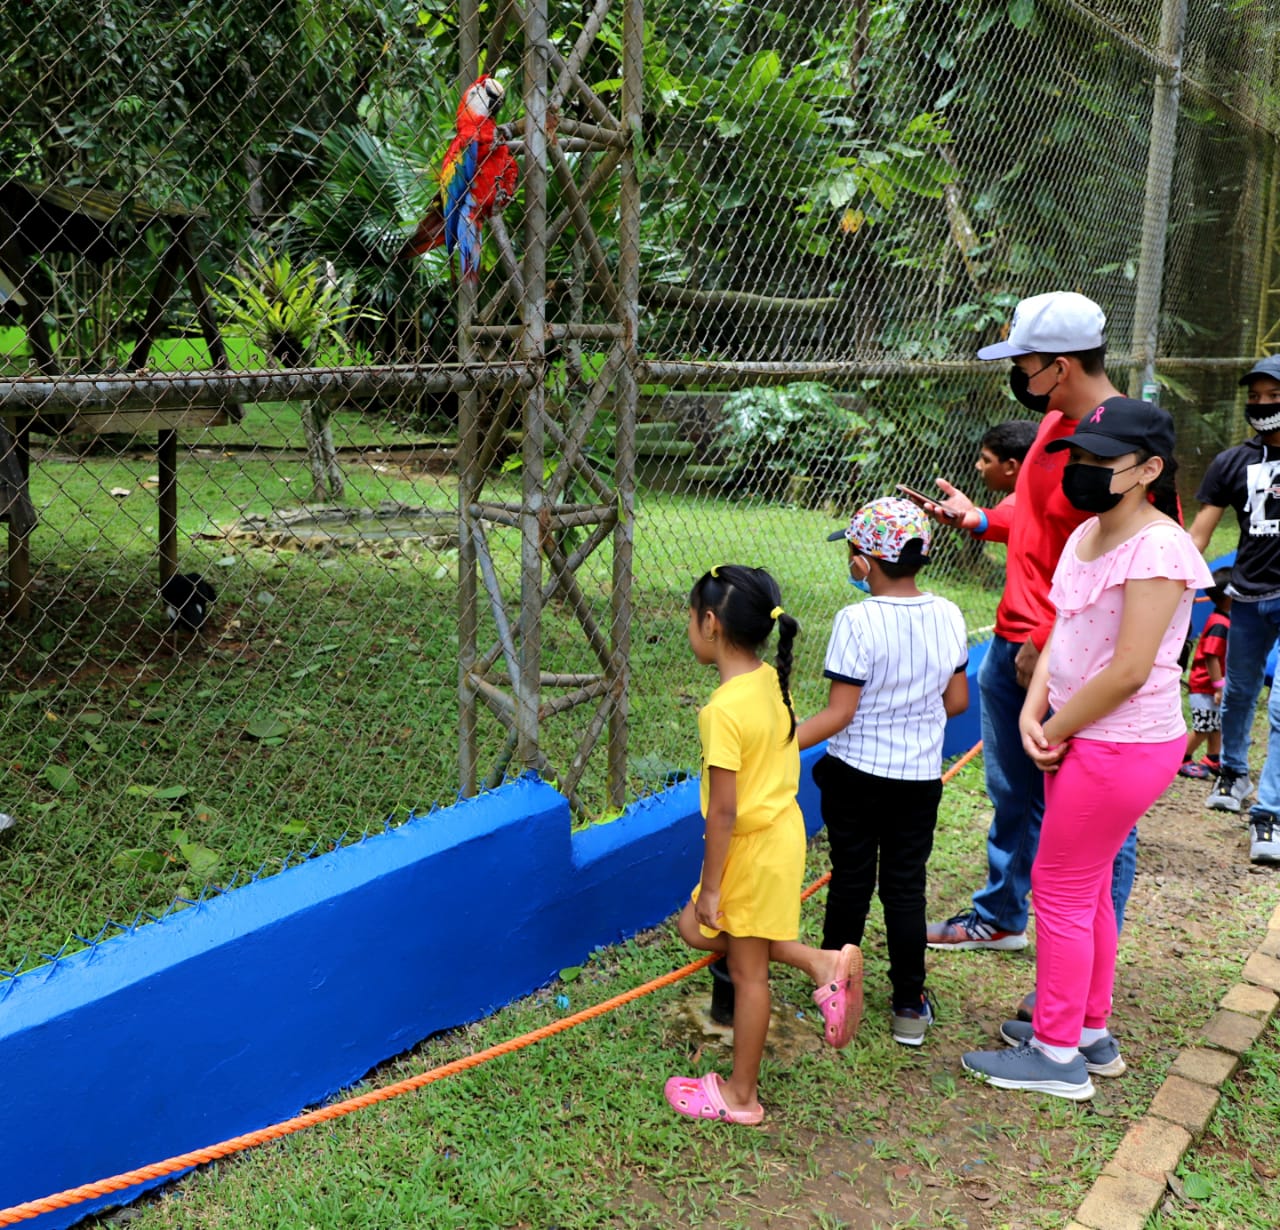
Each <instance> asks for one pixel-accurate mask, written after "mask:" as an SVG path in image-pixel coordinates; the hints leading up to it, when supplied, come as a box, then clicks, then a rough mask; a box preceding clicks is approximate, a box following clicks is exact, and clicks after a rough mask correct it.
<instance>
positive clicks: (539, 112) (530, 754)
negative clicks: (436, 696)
mask: <svg viewBox="0 0 1280 1230" xmlns="http://www.w3.org/2000/svg"><path fill="white" fill-rule="evenodd" d="M524 105H525V131H524V139H525V159H524V200H525V232H524V235H525V255H524V303H523V305H522V308H521V316H522V322H523V325H524V329H523V333H522V334H521V343H520V345H521V357H522V358H523V359H524V360H525V361H526V362H527V363H529V364H530V365H532V366H533V367H534V368H535V370H536V372H537V379H536V380H535V381H534V383H533V385H532V386H531V387H530V388H529V389H528V391H527V393H526V396H525V403H524V424H523V427H524V441H523V449H522V452H521V467H522V470H523V474H524V497H523V505H524V508H523V512H522V515H521V518H520V523H521V524H520V627H521V632H522V637H521V643H520V645H519V655H520V657H519V661H520V678H519V679H517V680H513V684H514V687H515V690H516V715H515V719H516V757H517V760H518V761H519V763H520V764H521V765H522V766H523V767H524V768H525V769H530V768H534V767H535V766H536V764H537V763H538V760H539V729H538V707H539V704H540V701H541V695H542V681H541V671H542V606H543V599H542V538H543V535H544V534H545V533H547V532H548V527H547V526H546V525H545V524H544V512H545V508H544V504H545V496H544V491H543V487H544V480H543V454H544V442H545V431H546V428H545V411H546V396H547V391H546V373H545V370H544V368H543V366H542V365H543V361H544V359H545V355H546V341H547V338H546V307H547V305H546V273H547V271H546V264H547V248H546V229H547V6H546V0H529V3H528V4H527V5H526V7H525V18H524Z"/></svg>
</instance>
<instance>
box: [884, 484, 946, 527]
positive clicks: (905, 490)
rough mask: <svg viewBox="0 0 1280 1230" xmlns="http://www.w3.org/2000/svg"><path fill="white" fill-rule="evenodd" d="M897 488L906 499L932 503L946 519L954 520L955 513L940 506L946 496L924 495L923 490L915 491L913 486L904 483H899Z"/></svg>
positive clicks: (919, 502)
mask: <svg viewBox="0 0 1280 1230" xmlns="http://www.w3.org/2000/svg"><path fill="white" fill-rule="evenodd" d="M898 490H899V491H901V492H902V494H903V495H905V496H906V497H907V498H908V499H911V500H914V501H915V502H916V503H917V504H933V505H935V506H936V507H937V508H938V510H939V512H940V513H941V515H942V516H943V517H945V518H946V519H947V520H948V521H954V520H955V519H956V514H955V513H953V512H951V511H950V510H949V509H946V508H943V507H942V501H943V500H945V499H946V498H947V497H946V496H945V495H925V493H924V492H923V491H917V490H916V489H915V488H914V487H908V486H907V485H906V483H899V484H898Z"/></svg>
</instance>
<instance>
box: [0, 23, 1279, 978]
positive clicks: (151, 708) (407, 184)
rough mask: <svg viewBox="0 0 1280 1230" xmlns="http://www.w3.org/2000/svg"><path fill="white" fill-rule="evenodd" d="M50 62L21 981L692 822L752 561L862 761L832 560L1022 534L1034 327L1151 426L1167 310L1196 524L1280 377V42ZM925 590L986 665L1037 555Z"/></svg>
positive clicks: (200, 47)
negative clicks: (93, 959) (943, 512)
mask: <svg viewBox="0 0 1280 1230" xmlns="http://www.w3.org/2000/svg"><path fill="white" fill-rule="evenodd" d="M215 10H216V11H215ZM0 13H3V18H2V20H3V23H4V33H5V35H6V37H5V38H4V40H3V46H4V49H5V50H4V52H3V55H4V60H5V66H4V72H3V74H0V103H2V104H3V105H2V106H0V156H2V158H3V164H2V165H3V172H2V176H3V177H2V178H0V224H2V226H3V229H2V231H0V365H2V367H0V427H2V428H3V431H2V432H0V508H3V509H4V517H5V519H6V521H7V531H8V543H9V556H8V569H7V588H6V589H5V590H4V591H3V593H4V595H5V605H6V607H7V610H8V615H7V619H6V622H5V623H4V624H3V626H2V627H3V641H2V648H0V661H2V662H3V668H4V679H5V686H4V689H3V695H2V696H0V766H3V777H2V778H0V812H3V813H5V814H6V816H7V817H11V818H12V824H11V825H10V826H9V827H8V828H6V829H4V831H3V832H0V859H2V860H3V869H4V870H3V874H2V875H0V886H2V887H0V969H17V968H20V967H22V966H23V965H24V964H26V965H30V964H32V963H38V962H40V961H41V960H42V959H43V958H44V956H45V954H49V953H54V952H56V951H58V950H60V949H62V948H63V947H64V945H68V944H69V945H70V946H71V947H77V946H80V945H81V944H83V943H85V942H92V941H93V940H94V938H95V937H97V936H99V935H103V934H111V933H112V932H113V931H114V930H115V929H117V928H118V927H120V926H130V925H132V924H133V923H134V921H135V920H136V919H137V918H139V917H142V918H146V917H148V916H151V915H155V914H157V913H160V912H162V911H164V910H166V909H169V908H172V907H173V905H174V903H175V902H177V903H178V904H179V905H181V903H182V902H183V901H186V900H190V899H193V898H196V897H198V896H199V895H201V894H202V893H206V892H209V891H216V890H219V889H223V888H225V887H227V886H228V885H230V884H234V883H238V882H242V881H243V880H244V879H245V878H248V877H252V876H255V875H260V874H263V873H264V872H270V871H273V870H276V869H278V868H279V867H281V866H282V865H285V864H287V863H288V862H289V861H291V860H294V859H298V858H303V857H306V856H307V855H308V854H309V853H311V852H313V851H315V850H318V849H328V848H331V847H332V846H333V845H334V844H335V843H342V842H345V841H349V840H356V839H358V838H359V837H360V836H361V835H362V834H364V833H365V832H367V831H369V830H370V829H371V828H379V827H381V826H382V825H383V824H386V823H399V822H401V821H403V820H404V819H405V818H406V817H408V816H410V815H411V814H413V812H414V811H415V810H416V811H419V812H420V811H425V810H429V809H430V808H431V807H433V806H434V805H437V804H439V803H442V802H448V801H451V800H452V799H453V798H454V797H455V796H456V794H457V792H458V790H459V788H460V787H461V788H463V789H467V790H470V789H473V788H478V787H481V786H483V785H485V784H487V783H490V784H491V783H493V782H497V781H500V780H502V778H503V777H504V776H505V775H507V774H510V773H512V772H516V771H519V770H521V769H523V768H527V767H534V768H538V769H540V770H541V771H543V772H544V773H547V774H548V775H549V776H553V777H554V778H555V779H556V780H557V781H558V782H560V783H561V784H562V786H564V787H565V788H566V791H567V792H568V793H569V794H570V796H571V798H572V800H573V803H574V809H575V817H576V818H577V820H578V821H579V822H587V821H589V820H592V819H597V818H600V817H601V816H603V815H606V814H607V813H608V812H609V810H610V809H611V808H613V807H616V806H617V805H618V804H619V803H621V802H623V801H625V800H626V799H630V798H634V797H636V796H637V795H640V794H643V793H645V792H648V791H652V790H654V789H657V788H660V787H661V786H663V785H664V784H667V783H668V782H670V781H672V780H674V779H676V778H678V777H679V776H680V775H681V774H684V773H687V772H690V771H692V770H693V769H694V768H695V766H696V756H697V752H696V734H695V730H694V720H693V712H694V709H695V707H696V705H697V704H699V703H700V702H701V701H702V699H703V698H705V696H706V694H707V693H708V691H709V687H710V680H709V679H708V678H706V677H704V676H700V675H699V674H698V673H697V672H696V670H695V669H694V664H693V662H692V660H691V658H690V656H689V654H688V651H687V645H686V641H685V600H686V595H687V592H688V588H689V586H690V584H691V582H692V581H693V580H694V579H695V578H696V576H697V575H698V574H700V573H701V572H702V571H704V570H705V569H706V568H707V567H709V566H710V565H712V564H715V563H719V562H727V561H739V562H746V563H754V564H760V565H763V566H766V567H769V568H770V569H771V570H772V571H773V572H774V573H775V575H776V576H777V577H778V579H779V581H780V584H781V587H782V590H783V594H784V599H785V602H786V605H787V609H788V610H789V611H792V612H793V613H795V614H796V615H797V617H798V618H799V619H800V621H801V623H802V625H803V628H804V633H803V635H802V639H801V642H800V646H799V652H798V657H797V688H796V696H797V707H798V709H799V710H800V711H801V712H802V713H803V712H806V711H809V712H811V711H812V710H813V709H814V708H815V707H816V706H818V705H819V704H820V703H821V701H822V699H823V697H824V692H825V689H824V685H823V681H822V679H821V672H820V667H821V657H822V651H823V647H824V644H825V639H826V633H827V628H828V626H829V621H830V618H831V616H832V614H833V613H834V611H835V610H836V609H837V608H838V607H839V606H840V605H841V604H842V603H844V602H845V601H847V600H848V590H847V588H846V587H845V578H844V572H843V563H844V561H843V553H842V552H841V551H840V550H839V549H838V548H836V547H832V546H830V545H828V544H827V543H826V541H825V537H826V534H827V532H828V531H829V530H831V529H832V528H834V527H835V526H836V525H837V524H839V523H840V522H842V521H843V520H844V519H846V518H847V516H848V514H849V512H850V511H851V510H852V508H853V507H855V506H856V505H857V504H858V503H859V502H861V501H865V500H866V499H868V498H871V497H873V496H876V495H879V494H884V493H886V492H889V491H891V490H893V486H894V484H895V483H898V482H906V483H909V484H911V485H914V486H917V487H920V486H923V487H926V488H928V487H929V484H931V482H932V479H933V478H934V477H935V476H937V475H944V476H948V477H951V478H954V479H955V480H957V482H958V483H959V484H960V485H961V486H962V487H964V488H966V489H967V490H968V491H970V492H971V493H973V494H975V495H980V496H981V499H982V501H985V502H994V501H995V499H997V498H999V496H998V493H993V494H988V493H986V492H983V491H982V489H981V483H980V480H979V479H978V477H977V475H976V473H975V471H974V462H975V459H976V456H977V452H978V447H979V442H980V440H981V438H982V435H983V433H984V432H985V431H986V430H987V429H988V428H989V427H991V426H993V425H994V424H996V423H999V422H1001V421H1003V420H1007V419H1011V418H1020V417H1025V413H1024V412H1022V411H1021V410H1020V408H1019V407H1018V406H1017V405H1016V403H1014V402H1013V401H1011V399H1010V397H1009V395H1008V393H1007V390H1006V388H1005V384H1004V380H1005V373H1004V371H1003V370H994V371H993V370H991V369H990V368H989V367H988V366H985V365H981V364H978V363H976V362H974V361H973V353H974V351H975V350H976V349H977V347H978V346H979V345H981V344H983V343H985V342H987V341H990V340H992V339H993V338H994V337H996V336H998V335H999V332H1000V330H1001V328H1002V327H1003V326H1004V324H1005V323H1006V322H1007V320H1008V318H1009V316H1010V314H1011V310H1012V305H1013V304H1014V303H1015V302H1016V300H1017V299H1018V298H1020V297H1022V296H1023V295H1026V294H1032V293H1037V292H1039V291H1041V290H1045V289H1076V290H1080V291H1083V292H1085V293H1087V294H1089V295H1090V296H1092V297H1093V298H1095V299H1097V300H1098V301H1099V302H1100V303H1102V304H1103V305H1104V307H1105V308H1106V310H1107V313H1108V316H1109V338H1110V367H1111V371H1112V376H1113V379H1114V380H1115V381H1116V383H1117V384H1118V385H1120V387H1122V388H1123V387H1126V386H1127V385H1130V382H1131V381H1132V382H1133V384H1132V387H1134V389H1135V391H1136V389H1137V387H1138V386H1139V384H1140V382H1141V381H1142V379H1143V369H1144V358H1146V357H1149V356H1146V355H1145V353H1144V351H1143V345H1142V337H1141V329H1142V319H1143V311H1144V310H1145V309H1144V300H1143V296H1144V295H1145V296H1146V297H1147V302H1148V306H1149V305H1150V304H1154V305H1155V306H1156V307H1158V309H1159V313H1158V318H1157V336H1156V349H1155V355H1156V360H1157V361H1156V372H1157V376H1158V379H1159V381H1160V386H1161V396H1162V399H1163V400H1164V401H1165V404H1166V405H1168V406H1169V407H1170V408H1171V409H1172V410H1173V411H1174V413H1175V415H1176V416H1177V417H1178V421H1179V426H1180V437H1179V438H1180V460H1181V461H1182V464H1183V482H1182V485H1183V495H1184V499H1186V498H1188V497H1189V496H1190V495H1191V494H1192V493H1193V491H1194V484H1195V481H1196V479H1197V477H1198V474H1199V473H1200V472H1201V471H1202V470H1203V467H1204V465H1205V464H1207V462H1208V460H1209V458H1210V457H1211V456H1212V455H1213V453H1214V452H1216V451H1217V450H1218V449H1219V448H1220V447H1222V446H1224V445H1225V444H1228V443H1233V442H1234V441H1235V440H1236V439H1238V438H1239V437H1240V434H1241V431H1242V424H1241V421H1240V417H1239V403H1238V394H1237V388H1236V381H1237V380H1238V377H1239V373H1240V370H1241V368H1240V364H1241V362H1242V361H1243V359H1244V358H1246V357H1251V356H1253V355H1254V354H1255V353H1256V351H1257V349H1258V347H1259V346H1260V345H1262V344H1263V343H1264V342H1265V341H1266V339H1272V341H1271V342H1270V343H1267V344H1272V345H1274V346H1280V329H1277V327H1276V326H1277V321H1278V320H1280V303H1278V302H1277V293H1276V291H1277V287H1280V256H1278V255H1277V234H1276V224H1275V223H1276V200H1277V196H1276V193H1277V187H1276V143H1277V136H1278V135H1280V104H1278V101H1277V99H1278V95H1277V90H1278V88H1280V76H1278V74H1277V63H1276V61H1277V45H1278V40H1277V37H1276V36H1277V25H1280V16H1278V15H1277V13H1276V11H1275V6H1274V5H1271V4H1268V3H1265V2H1264V0H1232V2H1231V3H1222V2H1221V0H1189V2H1188V3H1185V4H1180V3H1177V2H1176V0H1164V2H1163V3H1157V2H1156V0H1108V2H1099V3H1082V2H1077V0H960V2H957V3H949V4H940V3H935V2H925V0H890V2H888V3H879V4H871V3H870V2H869V0H864V2H862V3H857V4H852V5H850V4H846V3H833V2H831V0H801V2H800V3H794V4H789V5H776V6H773V5H768V4H736V3H726V4H710V3H707V2H706V0H648V2H647V3H644V4H643V5H642V4H641V3H640V0H630V2H629V3H627V2H625V0H613V2H612V3H611V2H610V0H598V2H596V3H593V4H583V3H576V4H570V3H554V2H552V3H549V4H547V5H546V7H540V4H539V3H536V2H535V0H498V2H497V3H495V4H491V5H488V6H486V7H485V8H484V9H483V10H480V9H479V7H478V6H477V5H475V4H472V3H463V4H460V5H454V4H451V3H449V4H446V3H444V2H443V0H414V2H413V3H401V2H399V0H343V2H342V3H337V2H336V0H325V2H321V3H317V2H315V0H308V2H306V3H283V2H279V0H275V2H272V0H231V2H230V3H228V4H226V5H221V6H209V5H195V4H191V3H179V2H177V0H171V2H166V3H159V4H157V3H142V2H141V0H115V2H113V3H111V4H104V5H98V6H96V7H94V8H92V10H87V9H85V8H84V6H72V5H71V4H69V3H65V2H64V0H50V2H49V3H46V4H42V5H30V4H25V3H21V2H19V0H6V2H5V3H4V4H3V5H0ZM482 73H483V74H484V75H485V76H487V77H488V78H491V79H492V81H495V82H496V83H497V85H496V86H494V85H491V84H489V83H487V82H482V83H480V84H478V85H477V86H476V87H475V88H473V89H468V87H469V86H471V83H472V82H473V81H475V80H477V79H478V78H480V76H481V74H482ZM1174 91H1176V95H1175V94H1174ZM1171 97H1172V98H1173V99H1174V102H1173V106H1174V109H1173V110H1172V111H1169V110H1168V109H1166V110H1165V112H1163V113H1162V112H1161V105H1162V104H1161V99H1163V100H1164V102H1165V103H1166V104H1167V103H1169V100H1170V98H1171ZM500 99H501V101H499V100H500ZM460 101H461V103H462V104H463V110H462V111H460V110H459V105H460ZM1162 114H1163V118H1162ZM486 125H488V126H487V127H486ZM458 134H461V138H462V139H461V140H460V141H455V137H456V136H458ZM468 151H470V157H471V160H472V161H471V163H470V164H467V163H466V159H467V157H468ZM459 160H461V162H462V164H463V165H462V169H461V170H458V171H456V172H455V170H454V168H455V167H456V165H457V164H458V163H459ZM1162 167H1163V168H1164V170H1163V171H1162V170H1161V168H1162ZM468 175H470V176H471V177H472V178H470V179H469V180H468V179H467V176H468ZM1162 175H1164V176H1166V177H1167V178H1165V179H1162ZM458 176H460V177H461V178H460V179H459V178H458ZM458 183H462V184H463V188H462V190H461V191H462V195H461V196H460V197H456V196H451V195H450V192H451V191H453V189H451V185H455V186H456V185H457V184H458ZM1164 196H1167V207H1165V206H1164V205H1163V204H1162V200H1163V197H1164ZM1144 265H1145V268H1144ZM1153 273H1154V274H1158V275H1159V276H1157V277H1156V278H1155V281H1154V291H1155V293H1154V298H1152V285H1153V283H1152V275H1153ZM1144 278H1145V279H1146V280H1145V282H1144ZM996 366H997V368H999V365H996ZM633 484H634V485H633ZM926 576H927V584H928V585H929V586H930V587H931V588H934V589H937V590H939V591H941V592H944V593H946V594H948V595H949V596H950V597H952V598H953V599H954V600H956V601H957V602H959V603H960V605H961V607H962V608H963V610H964V611H965V613H966V616H967V618H968V620H969V623H970V626H971V629H972V630H973V632H974V635H975V637H976V636H980V635H981V634H982V633H983V630H984V629H985V628H986V627H987V626H989V625H990V623H991V621H992V617H993V614H994V610H995V606H996V602H997V600H998V597H999V591H1000V585H1001V580H1002V567H1001V558H1000V554H999V549H998V548H990V547H987V548H983V547H981V546H979V545H976V544H972V543H967V542H962V541H960V540H959V538H958V537H952V538H948V537H945V536H944V537H943V538H942V539H941V540H940V542H939V545H938V548H937V550H936V552H935V560H934V562H933V563H931V565H930V568H929V571H928V573H927V574H926ZM4 823H6V821H5V820H0V824H4ZM112 920H115V921H112Z"/></svg>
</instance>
